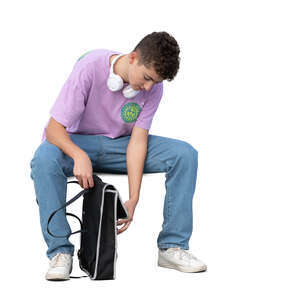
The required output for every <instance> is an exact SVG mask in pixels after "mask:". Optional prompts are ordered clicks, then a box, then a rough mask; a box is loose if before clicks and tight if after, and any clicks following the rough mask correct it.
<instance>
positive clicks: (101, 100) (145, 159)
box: [30, 32, 206, 280]
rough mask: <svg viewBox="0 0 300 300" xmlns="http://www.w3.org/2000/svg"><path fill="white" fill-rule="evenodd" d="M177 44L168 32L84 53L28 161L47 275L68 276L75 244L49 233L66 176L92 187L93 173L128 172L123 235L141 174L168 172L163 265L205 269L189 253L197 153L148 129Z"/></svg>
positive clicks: (61, 230) (61, 221)
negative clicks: (126, 49) (126, 48)
mask: <svg viewBox="0 0 300 300" xmlns="http://www.w3.org/2000/svg"><path fill="white" fill-rule="evenodd" d="M179 52H180V50H179V46H178V44H177V42H176V40H175V39H174V38H173V37H172V36H171V35H169V34H168V33H166V32H153V33H151V34H149V35H147V36H145V37H144V38H143V39H142V40H141V41H140V42H139V43H138V45H137V46H136V47H135V48H134V50H133V51H132V52H130V53H128V54H121V53H120V52H117V51H111V50H107V49H97V50H93V51H90V52H88V53H86V54H84V55H83V56H81V57H80V58H79V59H78V61H77V62H76V63H75V65H74V68H73V70H72V72H71V74H70V76H69V77H68V79H67V81H66V82H65V84H64V85H63V87H62V89H61V92H60V94H59V96H58V98H57V99H56V102H55V104H54V106H53V107H52V109H51V111H50V114H51V117H50V119H49V121H48V124H47V125H46V127H45V130H44V134H43V138H42V143H41V145H40V146H39V147H38V149H37V150H36V152H35V154H34V157H33V159H32V161H31V164H30V165H31V178H32V179H33V181H34V188H35V193H36V197H37V199H38V203H39V211H40V221H41V228H42V233H43V236H44V239H45V241H46V243H47V246H48V250H47V256H48V258H49V259H50V260H51V261H50V266H49V269H48V272H47V273H46V279H48V280H59V279H61V280H66V279H69V274H70V271H71V269H72V256H73V254H74V246H73V245H72V244H71V243H70V241H69V240H68V239H67V238H54V237H52V236H50V235H49V234H48V233H47V220H48V218H49V215H50V214H51V213H52V212H53V211H54V210H55V209H57V208H58V207H60V206H61V205H62V204H63V203H64V202H65V201H66V190H67V177H70V176H75V177H76V178H77V180H78V181H79V183H80V185H81V186H82V187H83V188H85V189H87V188H89V187H93V184H94V183H93V179H92V173H93V171H94V172H99V173H118V174H128V182H129V200H128V201H126V202H125V206H126V208H127V210H128V214H129V218H128V219H126V220H119V221H118V223H117V224H118V226H121V225H122V227H121V228H118V231H117V232H118V234H119V233H121V232H124V231H125V230H126V229H127V228H128V226H129V225H130V223H131V222H132V220H133V215H134V211H135V207H136V205H137V203H138V200H139V193H140V186H141V181H142V175H143V173H160V172H166V182H165V186H166V195H165V202H164V211H163V216H164V222H163V225H162V231H161V232H160V233H159V236H158V239H157V245H158V248H159V250H158V265H159V266H161V267H166V268H173V269H176V270H179V271H182V272H199V271H205V270H206V266H205V264H204V263H203V262H201V261H200V260H199V259H197V258H196V257H195V256H193V255H192V254H191V253H189V252H188V251H187V250H188V249H189V239H190V237H191V234H192V225H193V212H192V200H193V194H194V190H195V185H196V179H197V168H198V152H197V150H196V149H194V148H193V147H192V146H191V145H190V144H188V143H187V142H184V141H181V140H176V139H171V138H166V137H161V136H156V135H148V132H149V129H150V126H151V122H152V119H153V116H154V114H155V112H156V110H157V107H158V105H159V103H160V101H161V97H162V92H163V83H162V81H163V80H168V81H171V80H173V78H174V77H175V75H176V74H177V71H178V69H179V61H180V58H179ZM51 225H52V230H53V231H55V232H56V233H57V234H58V235H66V234H67V233H69V232H70V226H69V224H68V222H67V219H66V216H65V215H64V213H63V212H62V211H61V213H57V215H56V218H55V219H53V221H52V223H51Z"/></svg>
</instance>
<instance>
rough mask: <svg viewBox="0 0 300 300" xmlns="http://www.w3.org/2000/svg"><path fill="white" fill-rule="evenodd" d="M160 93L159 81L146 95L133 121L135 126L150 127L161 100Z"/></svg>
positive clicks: (161, 91)
mask: <svg viewBox="0 0 300 300" xmlns="http://www.w3.org/2000/svg"><path fill="white" fill-rule="evenodd" d="M162 95H163V83H162V82H161V83H157V84H156V85H155V86H153V87H152V89H151V90H150V92H149V95H147V96H148V97H147V98H148V99H147V101H146V103H145V105H144V107H143V108H142V110H141V112H140V114H139V116H138V118H137V120H136V122H135V126H137V127H141V128H144V129H147V130H149V129H150V127H151V123H152V120H153V117H154V114H155V112H156V110H157V108H158V105H159V103H160V101H161V98H162Z"/></svg>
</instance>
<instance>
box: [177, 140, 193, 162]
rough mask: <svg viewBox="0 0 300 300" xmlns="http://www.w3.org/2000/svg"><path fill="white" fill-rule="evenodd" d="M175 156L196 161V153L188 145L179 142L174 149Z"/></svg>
mask: <svg viewBox="0 0 300 300" xmlns="http://www.w3.org/2000/svg"><path fill="white" fill-rule="evenodd" d="M176 152H177V155H178V156H179V157H181V158H183V159H185V160H192V161H197V160H198V151H197V150H196V149H195V148H194V147H193V146H192V145H191V144H189V143H187V142H185V141H181V143H180V144H179V145H178V147H176Z"/></svg>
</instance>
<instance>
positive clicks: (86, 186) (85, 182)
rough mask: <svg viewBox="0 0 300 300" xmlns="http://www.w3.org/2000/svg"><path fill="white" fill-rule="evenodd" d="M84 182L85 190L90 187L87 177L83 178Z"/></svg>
mask: <svg viewBox="0 0 300 300" xmlns="http://www.w3.org/2000/svg"><path fill="white" fill-rule="evenodd" d="M82 182H83V188H84V189H88V188H89V186H88V181H87V178H86V177H83V178H82Z"/></svg>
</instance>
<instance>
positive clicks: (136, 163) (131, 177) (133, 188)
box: [126, 140, 147, 203]
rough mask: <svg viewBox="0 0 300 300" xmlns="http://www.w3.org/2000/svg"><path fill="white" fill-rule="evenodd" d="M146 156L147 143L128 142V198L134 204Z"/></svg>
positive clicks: (137, 198)
mask: <svg viewBox="0 0 300 300" xmlns="http://www.w3.org/2000/svg"><path fill="white" fill-rule="evenodd" d="M146 155H147V142H144V141H141V142H137V141H133V140H131V141H129V144H128V147H127V150H126V159H127V173H128V183H129V197H130V199H131V200H133V201H135V202H136V203H137V202H138V200H139V195H140V188H141V183H142V177H143V171H144V163H145V158H146Z"/></svg>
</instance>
